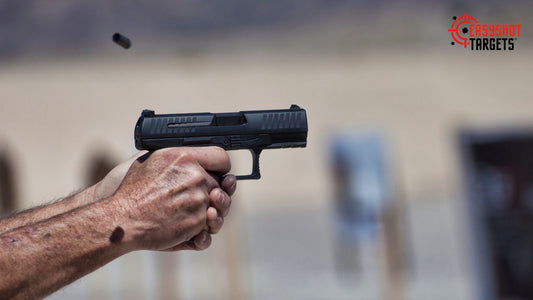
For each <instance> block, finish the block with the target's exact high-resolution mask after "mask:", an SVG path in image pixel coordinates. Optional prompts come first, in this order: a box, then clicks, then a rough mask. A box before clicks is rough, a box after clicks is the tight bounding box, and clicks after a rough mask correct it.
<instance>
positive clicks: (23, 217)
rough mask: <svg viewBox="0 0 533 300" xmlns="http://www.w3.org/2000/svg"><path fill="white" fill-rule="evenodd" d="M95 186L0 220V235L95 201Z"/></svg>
mask: <svg viewBox="0 0 533 300" xmlns="http://www.w3.org/2000/svg"><path fill="white" fill-rule="evenodd" d="M95 187H96V186H95V185H94V186H91V187H89V188H86V189H85V190H83V191H81V192H78V193H76V194H74V195H71V196H69V197H67V198H64V199H62V200H60V201H57V202H55V203H52V204H48V205H45V206H39V207H35V208H31V209H28V210H26V211H23V212H21V213H18V214H16V215H13V216H10V217H7V218H5V219H1V220H0V233H5V232H8V231H10V230H13V229H15V228H18V227H22V226H28V225H31V224H34V223H37V222H40V221H43V220H47V219H49V218H51V217H53V216H57V215H59V214H62V213H65V212H68V211H70V210H73V209H76V208H78V207H81V206H84V205H87V204H90V203H92V202H94V201H95V195H94V194H95Z"/></svg>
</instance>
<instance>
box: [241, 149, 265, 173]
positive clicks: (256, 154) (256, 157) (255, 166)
mask: <svg viewBox="0 0 533 300" xmlns="http://www.w3.org/2000/svg"><path fill="white" fill-rule="evenodd" d="M261 151H263V149H260V148H252V149H250V153H251V154H252V163H253V165H252V173H251V174H250V175H238V176H237V180H246V179H260V178H261V173H260V172H259V155H261Z"/></svg>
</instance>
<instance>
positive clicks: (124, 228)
mask: <svg viewBox="0 0 533 300" xmlns="http://www.w3.org/2000/svg"><path fill="white" fill-rule="evenodd" d="M121 200H123V199H121V198H120V197H118V196H111V197H109V198H107V199H104V200H100V201H99V202H98V204H100V205H101V209H102V210H103V211H104V213H105V214H106V219H107V220H108V222H109V226H108V227H109V228H110V232H109V236H108V242H109V244H110V245H111V246H112V247H117V248H120V249H122V250H123V251H125V252H131V251H135V250H140V247H139V245H138V243H137V242H136V241H137V236H138V233H137V232H136V230H135V226H133V223H134V222H133V221H132V217H131V216H132V214H131V210H130V209H129V208H128V207H125V206H124V204H123V203H122V202H123V201H121Z"/></svg>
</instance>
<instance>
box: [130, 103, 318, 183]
mask: <svg viewBox="0 0 533 300" xmlns="http://www.w3.org/2000/svg"><path fill="white" fill-rule="evenodd" d="M306 145H307V115H306V113H305V110H304V109H302V108H300V107H299V106H298V105H291V107H290V108H289V109H278V110H252V111H241V112H230V113H215V114H213V113H187V114H162V115H156V114H155V112H154V111H152V110H143V112H142V113H141V116H140V117H139V120H138V121H137V124H136V125H135V147H136V148H137V149H139V150H150V151H152V150H157V149H160V148H166V147H183V146H194V147H199V146H219V147H221V148H223V149H225V150H241V149H249V150H250V152H251V153H252V159H253V167H252V173H251V174H250V175H240V176H237V179H259V178H261V174H260V172H259V155H260V154H261V151H263V149H278V148H297V147H305V146H306Z"/></svg>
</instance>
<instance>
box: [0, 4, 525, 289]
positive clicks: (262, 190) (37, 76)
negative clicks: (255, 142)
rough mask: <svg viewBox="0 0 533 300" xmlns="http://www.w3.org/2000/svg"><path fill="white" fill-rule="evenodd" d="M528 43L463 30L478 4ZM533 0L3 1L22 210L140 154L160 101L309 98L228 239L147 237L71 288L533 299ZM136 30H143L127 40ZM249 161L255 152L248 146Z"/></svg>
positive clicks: (12, 155)
mask: <svg viewBox="0 0 533 300" xmlns="http://www.w3.org/2000/svg"><path fill="white" fill-rule="evenodd" d="M465 12H466V13H468V15H471V16H474V17H475V18H476V19H477V20H478V22H480V23H505V24H508V23H513V24H522V28H521V36H520V38H518V41H517V42H516V47H515V50H514V51H470V50H466V49H463V48H462V47H461V46H458V45H455V46H452V45H451V44H450V42H451V41H452V39H451V36H450V33H449V32H448V29H449V28H450V26H451V23H452V21H453V20H452V17H453V16H461V15H463V14H464V13H465ZM532 13H533V4H531V2H529V1H479V0H469V1H418V0H409V1H391V0H381V1H368V0H359V1H355V0H353V1H352V0H305V1H303V0H293V1H283V0H273V1H244V0H226V1H219V0H181V1H164V0H156V1H127V2H124V1H117V0H107V1H101V0H97V1H85V2H64V1H56V0H41V1H34V0H31V1H30V0H19V1H4V2H2V3H0V107H1V111H2V116H1V117H0V209H1V213H2V215H7V214H9V213H10V212H12V211H13V210H20V209H24V208H28V207H31V206H34V205H38V204H42V203H46V202H49V201H51V200H53V199H57V198H60V197H64V196H66V195H68V194H70V193H72V192H73V191H76V190H79V189H81V188H84V187H87V186H89V185H91V184H93V183H94V182H96V181H98V180H99V179H100V178H101V177H102V176H103V175H105V174H106V172H107V171H108V170H110V169H111V168H112V167H113V166H114V165H116V164H117V163H119V162H121V161H123V160H125V159H126V158H128V157H129V156H131V155H133V154H134V153H135V152H136V150H135V148H134V144H133V127H134V124H135V122H136V120H137V118H138V116H139V115H140V112H141V110H142V109H152V110H155V111H156V113H186V112H204V111H207V112H232V111H239V110H255V109H280V108H289V106H290V105H291V104H298V105H300V106H301V107H302V108H305V109H306V110H307V114H308V122H309V137H308V146H307V148H305V149H284V150H278V151H273V150H269V151H265V152H263V155H262V156H261V171H262V175H263V178H261V180H259V181H242V182H239V185H238V191H237V194H236V195H235V197H234V200H233V206H232V211H231V213H230V215H229V217H228V218H227V219H226V223H225V227H224V228H223V230H222V232H221V233H220V234H218V235H216V236H214V240H213V245H212V247H211V248H210V249H208V250H206V251H204V252H201V253H196V252H179V253H153V252H137V253H131V254H129V255H126V256H124V257H121V258H120V259H118V260H116V261H113V262H111V263H110V264H108V265H107V266H105V267H103V268H101V269H100V270H98V271H97V272H95V273H93V274H91V275H89V276H87V277H85V278H83V279H81V280H78V281H77V282H76V283H74V284H72V285H70V286H68V287H67V288H65V289H63V290H61V291H59V292H57V293H55V294H54V295H52V296H50V297H49V298H50V299H533V288H532V286H533V285H531V284H530V282H528V280H529V281H530V280H531V278H532V274H533V239H532V238H531V236H532V235H531V234H530V233H531V232H532V231H533V222H532V221H531V220H532V218H531V216H532V213H531V210H532V209H533V159H532V158H531V156H530V153H532V152H533V130H532V128H533V126H532V125H533V99H531V95H532V93H533V85H532V84H531V79H532V77H531V69H532V67H533V47H532V46H533V43H532V41H533V39H532V38H533V34H532V33H531V32H532V31H531V30H530V29H531V28H533V24H532V23H533V22H532V21H531V15H532ZM115 32H120V33H122V34H124V35H125V36H127V37H129V38H130V39H131V41H132V44H133V45H132V47H131V49H129V50H125V49H122V48H120V47H119V46H117V45H116V44H114V43H113V42H112V41H111V36H112V35H113V34H114V33H115ZM231 157H232V164H233V166H234V171H233V172H235V173H246V172H248V171H249V168H251V160H250V158H249V154H247V153H239V152H237V153H232V154H231Z"/></svg>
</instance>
